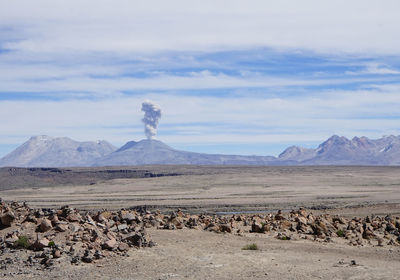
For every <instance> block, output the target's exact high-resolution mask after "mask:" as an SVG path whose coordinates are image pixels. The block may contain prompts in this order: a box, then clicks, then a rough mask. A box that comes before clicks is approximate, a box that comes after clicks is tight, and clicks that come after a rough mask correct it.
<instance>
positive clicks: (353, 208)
mask: <svg viewBox="0 0 400 280" xmlns="http://www.w3.org/2000/svg"><path fill="white" fill-rule="evenodd" d="M0 173H1V175H2V176H1V179H0V197H1V198H2V199H3V200H5V201H26V202H27V203H28V205H30V206H31V207H34V208H53V207H54V208H57V207H60V206H62V205H65V204H68V205H69V206H71V207H75V208H77V209H80V210H85V211H86V210H92V211H93V210H94V211H97V210H101V209H112V210H119V209H121V208H125V209H145V210H149V211H154V210H155V209H160V210H161V212H162V213H170V212H171V211H176V209H177V208H180V209H182V211H184V212H186V213H191V214H201V213H207V214H210V215H213V214H217V215H226V216H232V215H234V214H235V215H238V214H242V213H245V214H246V215H257V214H261V213H263V214H265V213H276V212H277V211H278V210H279V209H281V210H282V211H283V212H289V211H290V210H292V209H295V210H296V209H299V208H300V207H304V208H306V209H307V211H310V212H312V213H314V214H315V215H317V214H324V213H329V214H331V215H341V216H343V217H347V218H352V217H365V216H371V215H380V216H382V217H384V216H386V215H388V214H390V215H391V216H394V217H398V216H400V167H361V166H360V167H357V166H353V167H348V166H347V167H344V166H337V167H335V166H319V167H317V166H313V167H311V166H305V167H281V166H274V167H249V166H247V167H243V166H141V167H129V168H126V167H120V168H115V167H113V168H95V169H92V168H86V169H85V168H80V169H78V168H77V169H73V168H71V169H49V170H47V169H44V170H41V169H31V170H28V169H12V168H11V169H10V168H3V169H2V170H1V171H0ZM110 174H111V175H110ZM0 232H1V231H0ZM148 234H149V235H150V236H151V238H152V240H154V241H155V242H156V243H157V246H155V247H151V248H140V249H131V250H129V252H128V254H127V255H128V256H125V257H120V256H114V257H111V258H108V259H102V260H99V261H97V262H96V263H90V264H85V263H82V264H79V265H70V264H62V265H59V266H56V267H54V268H51V269H47V270H29V269H28V270H24V271H25V272H24V273H22V271H21V274H18V273H17V272H15V273H10V274H8V272H4V274H1V273H2V271H1V270H0V276H1V275H3V279H397V278H398V271H399V268H400V246H399V245H396V246H392V245H387V246H378V245H376V244H375V243H372V244H369V243H368V244H367V243H365V244H364V245H360V246H353V245H349V244H348V242H347V241H346V240H342V239H337V238H336V239H333V240H330V241H329V242H326V240H325V241H324V240H322V239H321V240H316V241H315V240H310V239H302V238H293V239H292V240H280V239H277V238H276V232H270V233H268V234H264V233H248V232H243V233H241V234H232V233H215V232H208V231H204V230H198V229H188V228H183V229H177V230H161V229H157V228H149V229H148ZM251 243H255V244H257V246H258V250H242V248H243V247H244V246H246V245H248V244H251ZM399 244H400V243H399ZM17 254H18V252H17ZM0 258H1V256H0Z"/></svg>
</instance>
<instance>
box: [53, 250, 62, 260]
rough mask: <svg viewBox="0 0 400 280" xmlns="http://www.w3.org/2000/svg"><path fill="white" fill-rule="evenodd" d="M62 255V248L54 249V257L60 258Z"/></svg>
mask: <svg viewBox="0 0 400 280" xmlns="http://www.w3.org/2000/svg"><path fill="white" fill-rule="evenodd" d="M60 257H61V251H60V250H54V251H53V258H55V259H58V258H60Z"/></svg>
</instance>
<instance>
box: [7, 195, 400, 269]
mask: <svg viewBox="0 0 400 280" xmlns="http://www.w3.org/2000/svg"><path fill="white" fill-rule="evenodd" d="M0 221H1V223H0V252H1V255H0V275H3V276H7V275H10V274H11V275H13V274H23V273H28V272H26V271H28V270H24V267H29V268H31V269H32V268H35V269H37V270H43V269H50V270H51V269H54V268H56V267H58V266H60V265H64V266H65V265H66V264H68V265H79V264H80V263H82V262H83V263H94V264H96V263H97V262H98V261H100V260H104V259H107V258H110V259H111V258H115V257H123V256H126V255H127V253H128V252H129V251H131V252H133V253H134V250H135V249H140V248H142V247H152V246H155V245H156V243H155V242H154V241H153V240H151V238H150V236H149V234H148V233H147V230H146V229H148V228H154V229H160V230H180V229H184V228H188V229H193V230H205V231H211V232H215V233H225V234H234V235H247V234H253V233H258V234H268V235H273V236H274V237H276V238H277V239H281V240H299V239H309V240H313V241H320V242H336V241H338V242H341V243H347V244H348V245H352V246H400V217H393V216H391V215H387V216H367V217H365V218H352V219H346V218H344V217H340V216H337V215H329V214H321V215H313V214H312V213H311V212H309V211H307V210H305V209H299V210H293V211H291V212H289V213H282V212H281V211H278V212H277V213H274V214H243V215H230V216H216V215H213V216H212V215H190V214H187V213H183V212H182V211H180V210H178V211H176V212H173V213H170V214H163V213H160V212H159V211H155V212H153V213H152V212H149V211H143V210H140V209H139V210H120V211H115V212H110V211H97V212H83V211H78V210H77V209H73V208H70V207H68V206H64V207H61V208H60V209H33V208H30V207H28V206H27V205H26V204H24V203H18V202H10V203H6V202H0ZM155 241H157V240H155Z"/></svg>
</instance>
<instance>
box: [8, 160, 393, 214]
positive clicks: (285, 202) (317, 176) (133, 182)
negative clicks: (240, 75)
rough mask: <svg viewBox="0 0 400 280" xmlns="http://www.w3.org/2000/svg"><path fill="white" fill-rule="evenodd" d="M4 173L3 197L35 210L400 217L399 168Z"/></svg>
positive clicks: (190, 168) (196, 168)
mask: <svg viewBox="0 0 400 280" xmlns="http://www.w3.org/2000/svg"><path fill="white" fill-rule="evenodd" d="M1 173H2V174H1V175H2V176H1V179H0V180H1V181H0V196H1V197H2V198H3V199H5V200H16V201H26V202H28V204H29V205H31V206H33V207H59V206H62V205H66V204H68V205H70V206H73V207H77V208H79V209H103V208H106V209H120V208H130V207H137V206H146V207H147V208H148V209H155V208H156V209H161V210H166V209H176V208H182V209H185V210H187V211H189V212H196V213H201V212H207V213H216V212H241V211H245V212H246V211H247V212H249V211H250V212H251V211H262V210H266V211H271V210H278V209H281V210H291V209H295V208H298V207H306V208H313V209H315V210H318V209H321V210H323V209H331V208H342V207H347V208H349V207H352V208H354V207H358V206H362V207H366V206H375V207H376V206H378V205H379V206H381V207H384V208H388V211H394V212H397V211H398V208H397V207H395V206H396V205H398V204H399V203H400V167H365V166H359V167H357V166H341V167H340V166H338V167H335V166H302V167H290V166H289V167H287V166H269V167H251V166H250V167H249V166H168V165H166V166H165V165H163V166H142V167H128V168H126V167H110V168H72V169H56V168H51V169H40V168H39V169H15V168H14V169H13V168H3V169H2V170H1ZM392 206H393V207H392ZM371 209H374V208H371ZM389 209H392V210H389ZM365 211H366V213H368V212H369V210H365ZM350 212H351V211H350Z"/></svg>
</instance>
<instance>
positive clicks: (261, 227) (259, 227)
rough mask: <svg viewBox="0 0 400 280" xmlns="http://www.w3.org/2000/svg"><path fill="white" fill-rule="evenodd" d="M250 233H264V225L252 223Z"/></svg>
mask: <svg viewBox="0 0 400 280" xmlns="http://www.w3.org/2000/svg"><path fill="white" fill-rule="evenodd" d="M251 232H256V233H264V232H265V230H264V224H262V223H259V222H257V221H253V223H252V225H251Z"/></svg>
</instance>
